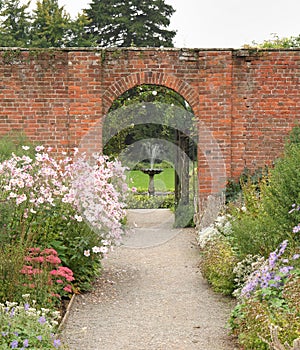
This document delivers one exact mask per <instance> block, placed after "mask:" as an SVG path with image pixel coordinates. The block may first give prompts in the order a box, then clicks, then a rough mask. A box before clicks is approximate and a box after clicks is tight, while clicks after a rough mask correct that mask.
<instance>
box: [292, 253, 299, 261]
mask: <svg viewBox="0 0 300 350" xmlns="http://www.w3.org/2000/svg"><path fill="white" fill-rule="evenodd" d="M299 258H300V254H294V255H293V257H292V259H293V260H297V259H299Z"/></svg>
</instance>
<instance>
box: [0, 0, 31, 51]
mask: <svg viewBox="0 0 300 350" xmlns="http://www.w3.org/2000/svg"><path fill="white" fill-rule="evenodd" d="M28 8H29V2H28V3H26V4H20V0H7V1H5V2H3V8H2V10H1V7H0V18H2V20H0V46H2V47H9V46H10V47H18V46H23V47H28V45H29V39H30V38H29V36H30V15H29V10H28Z"/></svg>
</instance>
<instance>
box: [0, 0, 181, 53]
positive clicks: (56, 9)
mask: <svg viewBox="0 0 300 350" xmlns="http://www.w3.org/2000/svg"><path fill="white" fill-rule="evenodd" d="M29 5H30V1H29V0H28V2H27V3H23V2H22V1H21V0H0V46H2V47H41V48H47V47H97V46H98V47H111V46H123V47H124V46H132V45H134V46H141V47H145V46H147V47H160V46H166V47H171V46H173V42H172V40H173V38H174V36H175V34H176V32H175V31H170V30H168V29H167V27H168V26H169V24H170V17H171V15H172V14H173V13H174V9H173V7H172V6H170V5H167V4H165V2H164V0H131V1H128V0H123V1H120V0H92V2H91V3H90V4H89V7H88V8H87V9H85V10H83V11H82V12H81V13H79V14H78V16H77V17H76V18H75V19H72V18H71V16H70V15H69V14H68V13H67V12H66V10H65V8H64V6H59V3H58V0H37V2H36V8H35V9H33V11H31V12H30V11H29Z"/></svg>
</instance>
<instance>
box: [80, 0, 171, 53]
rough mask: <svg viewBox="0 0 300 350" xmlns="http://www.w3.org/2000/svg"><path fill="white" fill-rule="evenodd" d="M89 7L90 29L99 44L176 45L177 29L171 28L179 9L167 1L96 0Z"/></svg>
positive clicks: (109, 45) (105, 45)
mask: <svg viewBox="0 0 300 350" xmlns="http://www.w3.org/2000/svg"><path fill="white" fill-rule="evenodd" d="M89 6H90V7H89V8H88V9H85V10H84V11H85V13H86V15H87V17H88V19H89V20H90V24H89V26H88V32H89V33H91V34H92V35H93V36H94V37H95V38H96V39H97V44H98V45H99V46H102V47H111V46H123V47H128V46H138V47H160V46H165V47H172V46H173V42H172V40H173V38H174V36H175V35H176V32H175V31H172V30H168V29H167V27H168V26H169V25H170V17H171V15H172V14H173V13H174V12H175V10H174V9H173V7H172V6H170V5H167V4H165V1H164V0H92V2H91V3H90V5H89Z"/></svg>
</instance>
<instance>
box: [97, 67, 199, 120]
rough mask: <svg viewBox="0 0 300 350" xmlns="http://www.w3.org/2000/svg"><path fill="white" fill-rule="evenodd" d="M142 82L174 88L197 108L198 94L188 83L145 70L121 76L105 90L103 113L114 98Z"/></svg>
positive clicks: (106, 111) (167, 75)
mask: <svg viewBox="0 0 300 350" xmlns="http://www.w3.org/2000/svg"><path fill="white" fill-rule="evenodd" d="M143 84H149V85H160V86H164V87H166V88H168V89H171V90H174V91H175V92H177V93H178V94H179V95H181V96H182V97H183V98H184V99H185V100H186V101H187V102H188V103H189V105H190V106H191V108H192V109H193V110H197V106H198V94H197V93H196V91H195V90H194V89H193V88H192V87H191V86H190V85H189V84H188V83H186V82H185V81H182V80H180V79H178V78H176V77H174V76H172V75H169V74H164V73H153V72H151V71H145V72H139V73H132V74H129V75H127V76H126V77H122V78H121V79H119V80H118V81H116V82H114V83H113V84H112V85H111V86H110V87H109V88H108V89H107V90H106V91H105V93H104V95H103V114H104V115H106V114H107V113H108V111H109V108H110V107H111V104H112V103H113V101H114V100H115V99H116V98H118V97H119V96H121V95H122V94H123V93H124V92H126V91H128V90H130V89H132V88H133V87H135V86H138V85H143Z"/></svg>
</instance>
